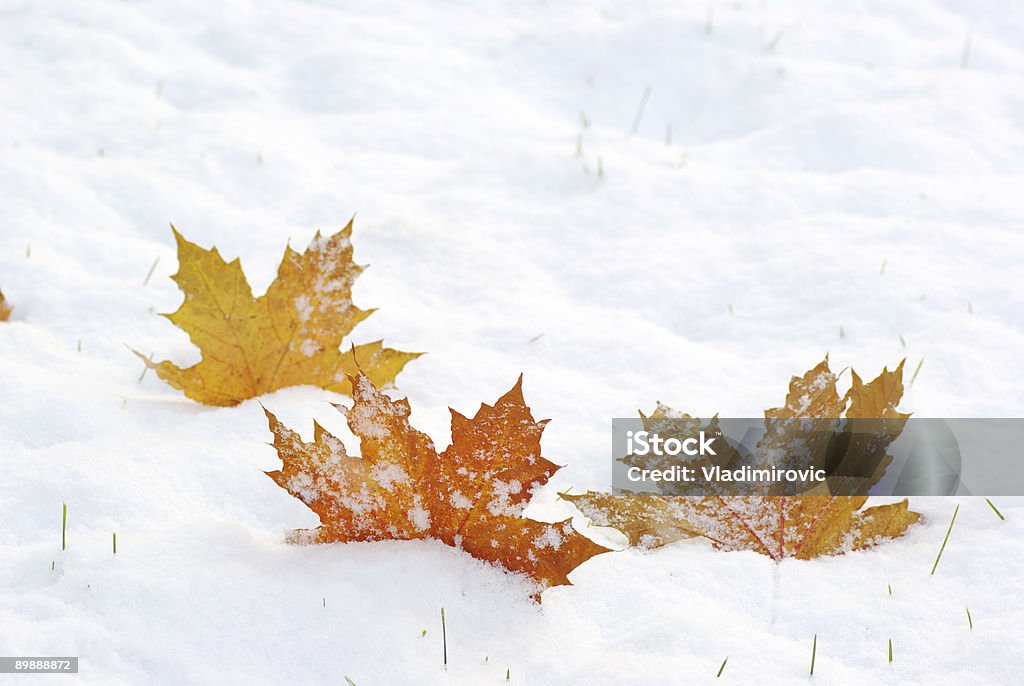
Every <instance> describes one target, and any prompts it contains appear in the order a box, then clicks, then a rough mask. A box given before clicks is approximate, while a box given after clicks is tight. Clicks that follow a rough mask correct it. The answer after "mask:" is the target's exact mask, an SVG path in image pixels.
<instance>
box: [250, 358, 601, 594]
mask: <svg viewBox="0 0 1024 686" xmlns="http://www.w3.org/2000/svg"><path fill="white" fill-rule="evenodd" d="M350 380H351V383H352V388H353V392H352V399H353V404H352V407H351V408H350V409H347V410H346V409H345V408H343V407H341V406H336V407H338V409H339V410H341V411H342V412H344V413H345V414H346V417H347V420H348V425H349V428H350V429H351V430H352V433H353V434H355V435H356V437H358V438H359V440H360V452H361V457H354V456H350V455H348V454H347V453H346V451H345V447H344V445H342V443H341V441H339V440H338V439H337V438H336V437H334V436H332V435H331V434H330V433H328V432H327V431H326V430H325V429H324V428H323V427H321V426H320V425H319V424H314V436H313V442H312V443H305V442H303V441H302V439H301V437H300V436H299V435H298V434H297V433H296V432H295V431H292V430H291V429H289V428H288V427H286V426H284V425H283V424H281V422H279V421H278V419H277V417H275V416H274V415H273V414H272V413H271V412H269V411H266V414H267V419H268V421H269V423H270V430H271V432H273V434H274V444H273V445H274V448H275V449H276V450H277V453H278V456H279V457H280V458H281V462H282V467H281V469H279V470H276V471H272V472H267V474H268V475H269V476H270V477H271V478H272V479H273V480H274V481H275V482H276V483H277V484H278V485H279V486H281V487H282V488H284V489H285V490H287V491H288V492H289V493H291V494H292V495H293V496H295V497H296V498H298V499H299V500H301V501H302V502H303V503H305V504H306V505H307V506H308V507H309V508H310V509H311V510H313V511H314V512H316V514H317V515H319V517H320V526H319V528H317V529H313V530H303V531H296V532H294V534H293V536H292V540H294V541H295V542H302V543H332V542H349V541H380V540H392V539H399V540H410V539H436V540H439V541H442V542H444V543H446V544H447V545H450V546H454V547H457V548H461V549H462V550H465V551H466V552H468V553H469V554H470V555H472V556H473V557H476V558H479V559H482V560H487V561H489V562H494V563H497V564H499V565H501V566H503V567H505V568H506V569H508V570H510V571H513V572H519V573H522V574H525V575H526V576H528V577H530V578H531V579H533V580H534V581H535V582H537V584H538V586H539V589H540V590H543V588H546V587H549V586H558V585H565V584H568V583H569V579H568V576H567V575H568V574H569V572H570V571H572V570H573V569H575V568H576V567H577V566H579V565H580V564H582V563H583V562H585V561H586V560H588V559H589V558H591V557H593V556H594V555H597V554H599V553H602V552H606V551H607V549H606V548H604V547H602V546H600V545H598V544H596V543H594V542H592V541H591V540H590V539H588V538H586V537H585V536H583V535H581V534H579V533H578V532H576V531H575V530H573V528H572V523H571V520H569V519H567V520H565V521H561V522H555V523H546V522H539V521H535V520H532V519H526V518H525V517H523V510H524V509H525V508H526V506H527V504H528V503H529V500H530V498H531V496H532V493H533V491H534V489H536V488H538V487H539V486H542V485H543V484H545V483H546V482H547V481H548V479H550V478H551V475H552V474H554V473H555V471H557V470H558V469H559V467H558V466H557V465H555V464H554V463H552V462H550V461H548V460H547V459H545V458H544V457H542V456H541V454H540V438H541V433H542V432H543V430H544V425H545V424H546V423H547V421H546V420H542V421H536V420H534V418H533V416H532V414H531V412H530V408H529V407H527V406H526V403H525V401H524V399H523V392H522V378H521V377H520V380H519V382H518V383H516V385H515V386H514V387H513V388H512V390H510V391H509V392H508V393H506V394H505V395H503V396H502V397H501V398H499V399H498V401H497V402H496V403H495V404H494V405H493V406H492V405H481V406H480V409H479V410H478V411H477V413H476V415H475V416H474V417H472V418H468V417H465V416H463V415H462V414H460V413H458V412H456V411H455V410H451V414H452V443H451V445H450V446H448V448H447V449H445V450H444V452H442V453H440V454H439V453H438V452H437V451H436V450H435V449H434V444H433V442H432V441H431V440H430V437H429V436H427V435H426V434H424V433H422V432H420V431H418V430H416V429H415V428H413V427H412V425H411V424H410V423H409V414H410V407H409V402H408V400H406V399H402V400H397V401H396V400H392V399H391V398H389V397H388V396H386V395H385V394H384V393H382V392H381V391H379V390H378V389H377V388H376V386H375V384H374V383H373V382H372V380H371V379H369V378H368V377H367V376H366V375H365V374H363V373H362V372H358V373H357V374H355V375H353V376H351V377H350Z"/></svg>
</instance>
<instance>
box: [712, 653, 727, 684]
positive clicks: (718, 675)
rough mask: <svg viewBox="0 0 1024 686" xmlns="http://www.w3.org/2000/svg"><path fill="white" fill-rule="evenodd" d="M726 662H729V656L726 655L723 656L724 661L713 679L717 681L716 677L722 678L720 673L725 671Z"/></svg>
mask: <svg viewBox="0 0 1024 686" xmlns="http://www.w3.org/2000/svg"><path fill="white" fill-rule="evenodd" d="M728 661H729V656H728V655H726V656H725V659H724V660H722V666H721V667H719V668H718V674H716V675H715V678H716V679H717V678H718V677H720V676H722V672H724V671H725V663H726V662H728Z"/></svg>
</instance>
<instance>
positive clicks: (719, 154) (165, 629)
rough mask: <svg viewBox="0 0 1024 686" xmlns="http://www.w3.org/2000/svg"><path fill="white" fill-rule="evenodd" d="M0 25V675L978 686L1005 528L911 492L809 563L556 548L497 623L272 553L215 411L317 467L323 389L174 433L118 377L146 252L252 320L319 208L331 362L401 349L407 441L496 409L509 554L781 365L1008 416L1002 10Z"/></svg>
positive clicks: (1009, 625) (164, 297) (272, 533)
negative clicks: (622, 454)
mask: <svg viewBox="0 0 1024 686" xmlns="http://www.w3.org/2000/svg"><path fill="white" fill-rule="evenodd" d="M0 32H2V35H3V40H2V41H0V93H2V95H3V97H2V98H0V146H2V149H3V150H4V154H3V155H2V156H0V189H3V190H2V200H3V201H2V202H0V288H3V292H4V294H5V295H6V296H7V298H8V300H9V301H10V303H11V305H13V306H14V312H13V316H12V319H11V321H10V322H8V323H6V324H0V468H2V476H3V482H2V484H3V496H2V498H0V655H80V656H81V658H82V662H81V674H80V675H79V676H78V678H77V680H76V681H77V682H80V683H87V684H167V685H178V684H216V685H220V684H225V683H238V684H242V683H244V684H278V683H301V684H338V683H344V677H345V676H348V677H350V678H351V679H352V681H354V682H355V683H356V684H358V685H359V686H373V685H375V684H399V685H405V684H416V685H417V686H422V685H423V684H467V685H472V686H477V685H479V684H503V683H505V674H506V670H510V671H509V674H510V677H511V683H512V684H516V685H524V684H529V685H534V684H539V685H548V684H557V685H560V686H563V685H568V684H588V685H597V686H604V685H609V686H610V685H620V684H631V685H640V686H645V685H648V684H649V685H655V684H665V683H709V682H711V681H712V680H714V676H713V675H714V674H715V673H716V672H717V671H718V668H719V665H720V664H721V662H722V660H723V658H725V656H727V655H728V656H729V661H728V664H727V666H726V668H725V671H724V673H723V674H722V678H721V680H717V681H716V683H732V684H749V683H761V684H775V683H779V684H788V683H805V681H806V679H807V669H808V666H809V658H810V648H811V637H812V636H814V635H815V634H817V637H818V639H817V658H816V664H815V674H814V682H815V683H817V684H852V683H882V684H885V683H925V684H950V683H957V684H960V683H977V684H999V683H1013V682H1016V681H1018V680H1019V678H1020V673H1021V671H1022V670H1024V637H1022V636H1024V635H1022V633H1021V631H1020V626H1021V620H1022V617H1024V611H1022V604H1024V591H1022V587H1021V584H1020V577H1019V575H1020V568H1021V563H1022V560H1024V541H1022V538H1024V500H1021V499H1015V498H1001V499H999V500H998V501H997V503H996V504H997V505H998V506H999V507H1000V509H1001V511H1002V512H1003V514H1004V515H1005V516H1006V520H1005V521H1001V520H1000V519H999V518H997V517H996V516H995V514H994V513H993V512H992V510H991V509H989V507H988V506H987V505H986V504H985V503H984V501H982V500H980V499H970V498H965V499H961V500H959V501H957V500H955V499H944V498H931V499H929V498H915V499H913V500H912V506H913V507H914V508H915V509H917V510H919V511H921V512H923V513H924V515H925V516H926V521H925V523H923V524H922V525H920V526H917V527H914V528H913V529H912V530H911V532H910V533H909V534H908V535H907V536H906V538H904V539H901V540H900V541H897V542H894V543H889V544H886V545H882V546H880V547H878V548H877V549H875V550H871V551H867V552H858V553H852V554H848V555H844V556H840V557H836V558H827V559H820V560H814V561H809V562H802V561H795V560H786V561H783V562H782V563H781V564H777V565H776V564H773V563H772V562H771V561H770V560H768V559H767V558H765V557H762V556H759V555H756V554H754V553H747V552H733V553H725V552H716V551H713V550H711V548H710V546H708V545H706V544H704V543H701V542H699V541H684V542H680V543H678V544H675V545H672V546H669V547H667V548H665V549H662V550H659V551H656V552H649V553H645V552H640V551H626V552H620V553H614V554H607V555H600V556H598V557H596V558H594V559H593V560H590V561H589V562H587V563H586V564H584V565H583V566H581V567H580V568H579V569H578V570H576V571H575V572H574V573H573V574H572V580H573V582H574V584H575V585H574V586H571V587H559V588H555V589H550V590H548V591H546V592H545V593H544V596H543V604H542V605H540V606H538V605H535V604H533V603H532V602H531V601H530V600H529V598H528V594H529V591H530V587H529V585H528V584H527V583H526V582H525V581H523V580H521V579H518V578H516V577H513V576H510V575H507V574H505V573H503V572H502V571H501V570H499V569H498V568H496V567H493V566H490V565H487V564H484V563H481V562H478V561H476V560H473V559H472V558H470V557H469V556H468V555H467V554H465V553H464V552H462V551H458V550H453V549H451V548H448V547H445V546H444V545H442V544H440V543H435V542H422V541H413V542H389V543H373V544H369V543H368V544H352V545H326V546H293V545H289V544H287V543H286V542H285V535H286V532H288V531H291V530H293V529H296V528H314V527H316V525H317V523H318V522H317V521H316V518H315V516H314V515H312V513H311V512H310V511H309V510H308V509H307V508H306V507H305V506H304V505H303V504H302V503H301V502H299V501H298V500H296V499H295V498H292V497H290V496H289V495H288V494H287V493H286V492H284V491H283V490H282V489H281V488H279V487H278V486H276V485H275V484H274V483H273V482H272V481H271V480H270V479H268V478H267V477H266V476H265V475H264V474H262V471H263V470H272V469H276V468H277V467H278V465H279V462H278V461H277V459H276V456H275V453H274V450H273V448H271V447H270V446H268V445H267V442H268V441H269V440H270V435H269V433H268V431H267V429H266V421H265V419H264V417H263V413H262V410H261V408H260V404H259V402H262V403H263V404H264V405H266V407H268V408H269V409H271V410H272V411H273V412H275V413H276V414H277V415H278V416H279V417H280V419H281V421H282V422H284V423H285V424H286V425H288V426H292V427H296V428H298V429H300V430H301V431H302V433H303V434H304V436H305V437H306V440H310V438H311V429H309V428H308V427H311V422H310V418H311V417H315V418H316V419H317V420H319V421H320V423H321V424H322V425H323V426H324V427H325V428H326V429H327V430H329V431H331V432H332V433H335V434H336V435H338V436H339V437H341V438H342V439H343V440H344V441H345V442H346V444H347V445H348V448H349V453H350V454H358V450H357V449H358V445H357V444H356V443H355V441H354V440H353V439H352V436H351V434H349V433H348V432H347V429H346V428H345V425H344V417H342V416H341V415H340V414H338V413H337V412H336V411H335V410H334V409H333V408H332V407H331V406H330V405H329V404H328V403H327V402H325V401H327V400H330V401H333V402H341V401H342V400H343V398H341V397H339V396H337V395H332V394H330V393H327V392H325V391H322V390H319V389H315V388H306V387H303V388H292V389H285V390H282V391H279V392H277V393H275V394H273V395H269V396H265V397H262V398H260V399H259V402H257V401H256V400H251V401H248V402H245V403H243V404H241V405H239V406H237V407H232V408H209V407H203V406H200V405H197V404H196V403H193V402H191V401H189V400H187V399H185V398H184V397H182V395H181V394H180V393H179V392H177V391H175V390H173V389H171V388H170V387H168V386H167V385H165V384H163V383H161V382H160V381H159V380H158V379H156V378H155V376H154V375H153V374H151V373H150V374H146V375H145V377H144V378H142V379H141V381H140V374H141V373H142V372H143V369H142V366H141V364H140V363H139V361H138V360H137V359H136V358H135V357H133V356H132V355H131V354H130V353H129V352H128V351H127V350H126V349H125V344H128V345H131V346H132V347H134V348H136V349H138V350H142V351H143V352H145V353H147V354H148V353H149V352H151V351H152V352H154V353H155V354H156V357H157V359H171V360H174V361H176V362H177V363H178V364H179V365H182V366H187V365H188V364H191V363H194V362H195V361H197V360H198V357H199V354H198V351H197V350H196V349H195V348H194V347H192V346H191V344H190V343H189V341H188V337H187V336H186V334H185V333H184V332H182V331H180V330H177V329H176V328H174V327H173V326H172V325H171V324H170V323H169V322H168V321H167V320H166V319H164V318H161V317H159V316H157V314H156V313H159V312H171V311H173V310H174V309H175V308H176V307H177V306H178V304H179V303H180V302H181V297H182V296H181V294H180V293H179V291H178V290H177V289H176V287H175V285H174V283H173V282H172V281H171V280H170V279H169V278H168V277H169V276H170V275H171V274H172V273H174V271H175V268H176V260H175V252H174V240H173V238H172V235H171V231H170V228H169V227H168V223H170V222H174V224H175V226H176V227H177V228H178V229H179V230H180V231H181V232H182V233H183V234H184V235H185V236H186V237H188V238H189V239H190V240H192V241H194V242H197V243H198V244H200V245H202V246H204V247H209V246H212V245H216V246H218V248H219V249H220V251H221V253H222V254H223V255H224V256H225V257H226V258H227V259H229V260H230V259H232V258H234V257H235V256H238V257H240V258H241V260H242V264H243V265H244V267H245V270H246V274H247V275H248V277H249V279H250V282H251V283H252V284H253V289H254V291H255V292H256V293H260V292H262V291H263V290H264V289H265V288H266V286H267V285H268V284H269V283H270V281H271V280H272V279H273V277H274V274H275V270H276V267H277V264H278V261H279V260H280V256H281V252H282V249H283V247H284V246H285V245H286V243H288V242H289V241H290V244H291V245H295V246H304V245H306V244H307V243H308V241H309V240H310V239H311V238H312V236H313V235H314V233H315V230H316V229H320V230H321V231H323V232H324V234H325V235H328V234H330V233H333V232H335V231H337V230H340V229H341V228H342V227H343V226H344V225H345V223H346V222H347V221H348V219H349V218H350V217H351V216H352V215H354V214H355V213H357V212H358V215H357V216H356V222H355V231H354V234H353V241H352V242H353V244H354V246H355V254H356V260H357V262H358V263H359V264H370V265H372V266H371V268H370V269H369V270H368V271H367V272H366V273H365V274H364V275H363V276H362V277H361V278H360V279H359V280H358V281H357V283H356V285H355V289H354V293H353V300H354V302H356V303H357V304H358V305H359V306H361V307H364V308H370V307H379V308H380V310H379V311H378V312H377V313H376V314H375V315H374V316H373V317H371V318H370V319H369V320H367V321H366V322H365V323H363V324H361V325H360V326H359V328H358V329H357V331H356V342H359V343H361V342H368V341H373V340H377V339H379V338H385V339H386V342H387V344H388V345H390V346H393V347H395V348H398V349H401V350H422V351H428V352H429V353H430V354H429V355H427V356H424V357H423V358H420V359H418V360H416V361H414V362H413V363H411V364H410V365H409V366H408V368H407V369H406V371H404V372H403V373H402V374H401V375H400V376H399V377H398V382H397V386H398V392H399V393H401V394H404V395H408V396H409V399H410V402H411V404H412V407H413V408H415V410H414V412H413V415H412V418H411V420H412V422H413V424H414V425H415V426H416V427H417V428H419V429H421V430H423V431H425V432H427V433H428V434H429V435H430V436H432V437H433V439H434V441H436V442H437V444H438V445H440V446H443V445H445V444H446V443H447V442H448V440H449V438H448V437H449V429H448V421H449V413H448V409H447V408H448V405H452V406H454V407H455V408H456V409H460V410H461V411H469V410H473V409H474V408H475V407H477V405H478V404H479V402H481V401H487V402H490V401H493V399H494V398H496V397H498V396H499V395H500V394H501V393H502V392H504V391H505V390H506V389H508V388H509V386H510V384H512V383H513V382H514V381H515V379H516V378H517V376H518V375H519V373H520V372H523V373H524V374H525V377H524V378H525V383H524V389H525V395H526V398H527V401H528V402H529V403H530V405H531V407H532V408H533V411H534V414H535V416H538V417H551V418H552V421H551V423H550V424H549V426H548V428H547V430H546V431H545V433H544V455H545V456H547V457H549V458H550V459H552V460H553V461H555V462H557V463H558V464H564V465H566V467H565V468H564V469H562V470H561V471H559V472H558V473H557V474H556V475H555V477H554V478H553V479H552V482H551V483H550V484H549V485H548V486H547V487H546V488H544V489H540V490H539V491H538V493H537V495H536V498H537V499H538V500H539V501H540V503H539V504H538V505H534V506H532V507H531V509H530V510H529V512H530V513H532V514H534V515H535V516H538V517H543V518H546V519H550V520H556V519H559V518H562V517H565V516H568V515H570V514H572V512H573V510H572V508H571V507H570V506H569V505H568V504H567V503H565V502H562V501H559V500H558V499H557V496H556V494H557V492H558V491H560V490H565V489H567V488H570V487H571V488H573V489H574V491H575V492H580V491H581V490H584V489H588V488H590V489H601V490H607V489H608V488H609V487H610V483H609V464H608V444H609V433H610V427H611V424H610V419H611V418H612V417H616V416H633V413H634V412H635V411H636V409H637V408H650V407H653V405H654V403H655V402H656V401H658V400H661V401H663V402H665V403H666V404H668V405H670V406H672V407H677V408H684V409H685V410H686V411H687V412H690V413H691V414H694V415H697V416H700V415H704V416H710V415H711V414H713V413H714V412H721V413H722V414H723V416H728V415H732V416H754V415H757V414H759V413H760V412H761V411H762V410H763V409H764V408H766V407H776V406H778V405H780V404H781V403H782V401H783V399H784V398H785V391H786V387H787V384H788V382H789V378H790V376H791V375H793V374H796V373H802V372H803V371H804V370H806V369H808V368H810V367H811V366H812V365H814V364H817V363H818V362H819V361H820V360H821V359H822V357H823V356H824V354H825V353H826V352H828V353H829V354H830V361H831V364H832V366H833V369H836V370H839V369H842V368H843V367H845V366H847V365H853V366H855V367H856V368H857V369H858V370H859V371H861V373H862V374H863V375H865V378H870V376H873V372H876V371H877V370H880V369H881V367H882V366H883V365H886V364H887V365H889V366H890V368H891V367H892V365H894V364H896V363H897V362H898V361H899V360H900V359H901V358H903V357H904V356H906V357H907V359H908V362H907V376H908V380H909V376H910V375H911V374H912V373H913V370H914V369H915V368H916V367H917V366H918V363H919V361H920V360H922V359H923V360H924V361H923V364H921V367H920V372H919V373H918V376H917V378H916V380H915V382H914V383H913V385H909V386H908V389H907V394H906V396H905V398H904V404H903V406H902V407H903V409H906V410H909V411H913V412H914V413H916V415H918V416H967V417H975V416H977V417H989V416H991V417H1000V416H1003V417H1012V416H1021V414H1022V412H1024V385H1022V384H1021V383H1020V375H1019V370H1020V361H1021V353H1022V351H1024V321H1022V312H1024V298H1022V292H1024V291H1022V289H1024V286H1022V284H1024V280H1022V279H1020V271H1019V270H1020V267H1019V263H1020V260H1021V254H1022V247H1024V239H1022V233H1021V232H1022V229H1024V226H1022V216H1024V194H1022V193H1021V190H1022V188H1024V161H1022V160H1024V97H1022V93H1024V5H1021V4H1020V3H1008V2H996V1H995V0H982V1H979V2H966V1H954V0H887V1H886V2H868V1H855V2H851V3H845V4H842V5H840V4H839V3H806V2H797V1H796V0H759V1H758V0H728V1H720V0H709V1H707V2H689V3H679V2H653V1H650V2H648V1H644V0H640V1H636V0H629V1H625V0H607V1H606V2H602V3H576V2H559V3H543V2H534V1H530V0H528V1H527V2H511V1H503V0H488V1H487V2H481V3H452V2H436V3H425V2H384V3H348V2H330V3H321V2H298V1H296V2H271V3H253V2H240V1H233V0H228V1H227V2H221V3H209V2H204V3H198V2H192V1H191V0H182V1H179V2H166V1H151V2H142V3H131V4H128V3H119V2H111V1H110V0H93V1H90V2H76V3H66V2H64V3H60V2H55V1H53V0H32V1H26V0H11V1H10V2H5V3H3V6H2V7H0ZM648 87H649V88H650V90H649V94H648V97H646V100H645V103H644V105H643V109H642V112H638V109H640V107H639V106H640V103H641V100H642V99H643V98H644V93H645V91H646V90H647V89H648ZM1014 265H1017V266H1016V267H1014ZM151 268H152V276H151V278H149V279H148V281H146V276H147V272H149V271H150V269H151ZM144 281H146V282H145V283H144ZM325 287H326V286H325ZM840 383H841V384H843V383H846V384H848V383H849V375H848V374H844V375H843V376H842V377H841V378H840ZM956 502H960V503H961V508H960V513H959V516H958V518H957V521H956V525H955V527H954V529H953V531H952V534H951V536H950V539H949V543H948V544H947V545H946V548H945V552H944V554H943V557H942V560H941V562H940V563H939V566H938V569H937V570H936V573H935V575H934V576H930V575H929V574H928V572H929V570H930V569H931V566H932V563H933V561H934V558H935V555H936V553H937V551H938V548H939V545H940V543H941V541H942V538H943V536H944V534H945V531H946V526H947V523H948V522H949V518H950V517H951V515H952V512H953V508H954V506H955V503H956ZM62 503H67V504H68V511H69V515H68V532H67V542H68V547H67V550H64V551H62V550H61V549H60V540H61V536H60V534H61V531H60V525H61V504H62ZM410 518H411V521H418V520H422V517H421V515H420V514H419V513H417V512H410ZM577 524H578V525H579V526H581V527H585V522H583V521H578V522H577ZM585 530H586V531H588V532H589V533H591V534H592V535H594V536H597V537H599V538H600V540H601V541H603V542H607V543H610V544H615V545H621V544H622V537H621V536H620V535H618V534H616V533H614V532H611V531H609V530H606V529H601V528H598V527H590V528H589V529H585ZM113 532H117V542H118V546H117V555H116V556H114V555H113V554H112V550H111V534H112V533H113ZM550 543H551V544H552V545H554V544H556V541H551V542H550ZM890 585H891V588H892V594H891V595H890V594H889V593H888V590H887V587H888V586H890ZM442 606H444V608H445V611H446V618H447V639H448V668H447V670H445V669H444V668H443V666H442V664H441V636H440V629H441V627H440V622H439V608H440V607H442ZM966 608H970V613H971V616H972V618H973V622H974V628H973V630H971V629H969V627H968V622H967V614H966ZM424 630H425V631H426V633H425V634H424V633H423V632H424ZM889 639H892V643H893V653H894V661H893V662H892V664H889V663H888V660H887V641H888V640H889ZM67 680H68V678H67V677H64V676H55V677H52V678H47V677H29V676H23V677H12V678H11V682H12V683H13V682H14V681H17V683H18V684H30V683H42V684H49V683H54V684H56V683H66V682H67ZM4 683H7V681H4Z"/></svg>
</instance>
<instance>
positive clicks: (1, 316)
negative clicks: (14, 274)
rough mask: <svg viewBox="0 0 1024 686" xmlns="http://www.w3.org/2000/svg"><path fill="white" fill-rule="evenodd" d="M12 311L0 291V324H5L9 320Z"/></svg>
mask: <svg viewBox="0 0 1024 686" xmlns="http://www.w3.org/2000/svg"><path fill="white" fill-rule="evenodd" d="M13 309H14V308H13V307H11V306H10V305H8V304H7V301H6V300H5V299H4V292H3V291H0V322H6V321H7V320H8V319H10V318H11V310H13Z"/></svg>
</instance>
